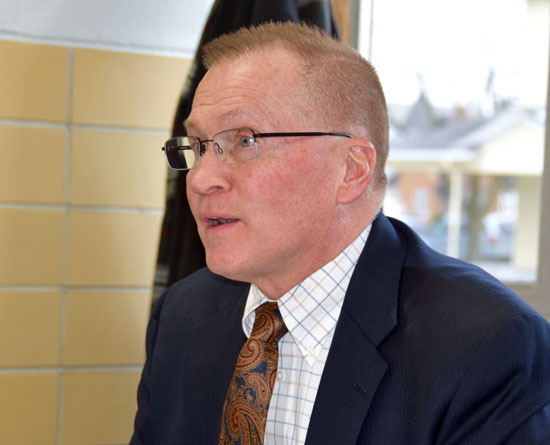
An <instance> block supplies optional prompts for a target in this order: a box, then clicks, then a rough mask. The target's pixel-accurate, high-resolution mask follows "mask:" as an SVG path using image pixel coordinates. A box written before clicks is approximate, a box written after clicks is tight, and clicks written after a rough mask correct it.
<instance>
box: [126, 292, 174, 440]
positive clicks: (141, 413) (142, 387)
mask: <svg viewBox="0 0 550 445" xmlns="http://www.w3.org/2000/svg"><path fill="white" fill-rule="evenodd" d="M165 296H166V293H164V294H163V295H162V296H161V297H160V298H159V299H158V300H157V301H156V303H155V305H154V307H153V310H152V312H151V318H150V319H149V324H148V326H147V335H146V340H145V349H146V353H147V359H146V361H145V365H144V367H143V371H142V373H141V380H140V382H139V386H138V392H137V405H138V408H137V413H136V417H135V421H134V433H133V435H132V438H131V440H130V445H150V444H153V443H155V439H154V425H153V421H152V419H151V414H152V413H151V389H152V382H151V362H152V359H153V352H154V349H155V340H156V337H157V330H158V324H159V317H160V312H161V310H162V305H163V303H164V299H165Z"/></svg>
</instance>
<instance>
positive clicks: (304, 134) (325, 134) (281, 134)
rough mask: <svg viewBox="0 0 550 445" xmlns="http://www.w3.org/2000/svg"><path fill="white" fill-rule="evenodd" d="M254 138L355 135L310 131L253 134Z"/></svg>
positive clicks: (348, 136)
mask: <svg viewBox="0 0 550 445" xmlns="http://www.w3.org/2000/svg"><path fill="white" fill-rule="evenodd" d="M253 135H254V137H257V138H261V137H268V138H274V137H275V138H276V137H296V136H343V137H346V138H353V135H351V134H349V133H341V132H328V133H327V132H320V131H310V132H305V133H304V132H295V133H253Z"/></svg>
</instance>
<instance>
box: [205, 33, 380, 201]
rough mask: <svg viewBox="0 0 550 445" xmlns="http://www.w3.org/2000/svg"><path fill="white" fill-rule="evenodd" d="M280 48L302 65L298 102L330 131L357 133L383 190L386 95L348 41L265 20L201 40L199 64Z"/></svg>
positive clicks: (376, 78)
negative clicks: (372, 154) (372, 156)
mask: <svg viewBox="0 0 550 445" xmlns="http://www.w3.org/2000/svg"><path fill="white" fill-rule="evenodd" d="M276 48H280V49H283V50H286V51H288V52H289V53H291V54H293V55H295V56H296V58H297V60H298V62H299V64H300V66H301V67H302V69H303V73H302V74H303V77H302V80H303V82H304V86H305V94H304V98H303V99H304V102H305V104H304V105H305V106H306V107H307V109H308V110H321V113H316V115H318V116H319V119H321V120H322V123H323V124H324V125H329V126H342V125H343V126H344V127H343V128H336V127H335V128H329V129H327V130H331V131H336V130H339V131H350V129H351V128H353V129H356V130H357V131H361V132H363V134H361V135H358V134H356V136H361V137H366V138H367V139H369V140H370V141H371V143H372V144H373V145H374V147H375V150H376V158H377V161H376V169H375V174H374V187H375V190H379V191H381V190H385V188H386V184H387V179H386V174H385V171H384V168H385V163H386V159H387V157H388V151H389V122H388V111H387V105H386V99H385V97H384V92H383V89H382V85H381V83H380V79H379V78H378V75H377V73H376V70H375V69H374V67H373V66H372V65H371V64H370V63H369V62H368V61H367V60H365V59H364V58H363V57H362V56H361V55H360V54H359V53H358V52H357V51H355V50H354V49H353V48H351V47H350V46H349V45H346V44H345V43H343V42H341V41H338V40H336V39H333V38H332V37H330V36H329V35H328V34H326V33H324V32H323V31H321V30H319V29H318V28H314V27H311V26H309V25H305V24H296V23H292V22H285V23H274V22H271V23H265V24H263V25H259V26H255V27H250V28H241V29H239V30H238V31H236V32H234V33H232V34H225V35H222V36H220V37H218V38H217V39H215V40H213V41H211V42H210V43H208V44H207V45H205V47H204V49H203V63H204V66H205V67H206V69H210V68H211V67H212V66H213V65H214V64H216V63H218V62H221V61H227V60H234V59H238V58H239V57H242V56H247V55H250V54H252V53H258V52H265V50H267V49H276Z"/></svg>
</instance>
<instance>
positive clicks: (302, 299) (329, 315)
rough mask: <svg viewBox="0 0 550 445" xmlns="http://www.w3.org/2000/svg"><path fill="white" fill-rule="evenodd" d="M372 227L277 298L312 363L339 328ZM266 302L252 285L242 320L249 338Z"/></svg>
mask: <svg viewBox="0 0 550 445" xmlns="http://www.w3.org/2000/svg"><path fill="white" fill-rule="evenodd" d="M370 229H371V224H369V225H368V226H367V228H366V229H365V230H364V231H363V232H362V233H361V234H360V235H359V236H358V237H357V238H356V239H355V240H354V241H353V242H352V243H351V244H350V245H348V246H347V247H346V248H345V249H344V250H343V251H342V253H340V255H338V256H337V257H336V258H335V259H333V260H332V261H330V262H329V263H327V264H326V265H324V266H323V267H321V268H320V269H319V270H317V271H316V272H314V273H313V274H311V275H310V276H309V277H307V278H306V279H305V280H304V281H302V282H301V283H299V284H298V285H297V286H295V287H294V288H292V289H291V290H290V291H288V292H287V293H285V294H284V295H283V296H282V297H281V298H279V299H278V300H277V303H278V306H279V310H280V311H281V315H282V317H283V320H284V322H285V325H286V327H287V328H288V331H289V333H290V335H291V336H292V338H293V340H294V342H295V343H296V345H297V346H298V348H299V349H300V352H301V353H302V355H303V357H304V359H305V360H306V362H307V363H308V364H309V365H310V366H312V365H313V363H314V362H315V359H316V358H317V356H318V355H319V353H320V352H321V350H322V348H323V344H324V343H325V341H326V340H327V338H328V337H329V336H330V334H332V332H333V331H334V328H335V327H336V322H337V321H338V317H339V316H340V311H341V309H342V304H343V303H344V297H345V295H346V290H347V288H348V285H349V281H350V279H351V275H352V274H353V271H354V270H355V266H356V264H357V260H358V259H359V256H360V255H361V252H362V251H363V248H364V247H365V243H366V242H367V238H368V235H369V232H370ZM266 301H270V300H269V299H268V298H267V297H266V296H265V295H264V294H263V293H262V292H261V291H260V290H259V289H258V288H257V287H256V286H255V285H254V284H252V285H251V286H250V291H249V294H248V298H247V301H246V307H245V311H244V314H243V320H242V326H243V331H244V333H245V334H246V336H247V337H249V336H250V333H251V332H252V327H253V326H254V319H255V312H254V311H255V310H256V308H257V307H258V306H260V305H261V304H263V303H265V302H266Z"/></svg>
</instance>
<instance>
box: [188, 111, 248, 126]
mask: <svg viewBox="0 0 550 445" xmlns="http://www.w3.org/2000/svg"><path fill="white" fill-rule="evenodd" d="M251 115H252V113H251V112H250V110H249V109H248V108H239V109H236V110H230V111H228V112H226V113H224V114H222V116H221V119H222V121H224V120H227V119H234V118H238V117H242V116H251ZM183 126H184V127H185V130H186V131H187V132H189V127H192V128H196V127H195V126H194V125H193V122H190V121H189V118H187V119H185V120H184V121H183ZM222 130H223V129H222Z"/></svg>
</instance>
